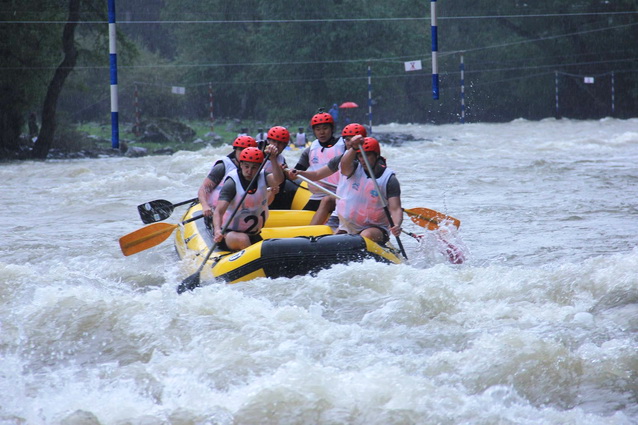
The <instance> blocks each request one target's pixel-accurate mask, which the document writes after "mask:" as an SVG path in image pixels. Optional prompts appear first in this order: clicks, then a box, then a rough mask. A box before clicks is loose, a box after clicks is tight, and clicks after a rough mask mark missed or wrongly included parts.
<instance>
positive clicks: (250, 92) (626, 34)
mask: <svg viewBox="0 0 638 425" xmlns="http://www.w3.org/2000/svg"><path fill="white" fill-rule="evenodd" d="M5 3H7V4H6V6H5V7H3V9H2V11H0V16H1V17H2V20H3V22H5V23H4V24H3V25H0V39H1V40H2V44H1V46H2V47H1V48H0V95H2V96H3V102H2V105H1V106H0V148H4V149H8V150H11V149H17V148H18V147H19V144H20V142H19V136H20V133H22V132H24V131H25V120H26V117H27V116H28V115H29V112H31V111H39V110H40V108H41V105H42V103H43V99H44V94H45V91H46V87H47V84H48V83H49V82H50V80H51V78H52V75H53V72H54V71H55V68H56V67H57V66H58V65H59V63H60V61H61V59H62V55H61V46H60V40H61V31H62V28H63V25H64V20H65V19H66V12H67V9H68V1H64V0H33V1H31V2H27V3H28V5H27V3H25V2H18V1H16V0H7V1H6V2H5ZM437 5H438V16H439V22H438V29H439V57H438V59H439V74H440V75H439V76H440V88H441V96H440V99H438V100H433V99H432V93H431V74H430V72H431V52H430V46H431V44H430V43H431V40H430V20H429V18H430V16H429V14H430V8H429V6H430V4H429V2H421V1H416V0H397V1H394V2H373V1H370V0H361V1H348V2H346V1H343V0H327V1H326V2H323V3H316V2H315V3H313V2H293V1H290V0H283V1H278V2H263V1H257V0H236V1H232V2H228V1H222V0H181V1H179V2H171V1H165V0H117V11H118V65H119V69H118V78H119V81H118V91H119V111H120V122H121V123H122V126H123V127H125V128H130V127H131V126H132V125H133V123H134V122H135V121H136V119H138V117H139V116H140V115H141V117H142V119H149V118H158V117H170V118H172V119H181V120H196V121H201V122H205V121H206V119H207V118H208V116H209V114H210V113H211V108H210V101H211V97H210V93H209V84H210V85H211V86H212V89H213V90H212V94H213V113H214V115H215V117H216V118H217V119H218V120H219V119H222V118H228V119H230V118H232V119H240V120H254V121H257V120H260V121H262V122H263V123H264V126H266V127H267V126H268V124H272V125H276V124H277V125H278V124H282V125H288V126H290V127H291V128H295V126H296V125H298V123H301V125H303V126H305V125H306V123H307V120H308V119H309V118H310V116H311V115H312V114H313V113H315V111H316V110H317V108H318V107H324V108H325V109H328V108H329V107H330V106H331V105H332V104H333V103H341V102H344V101H354V102H356V103H357V104H359V108H356V109H354V110H350V111H347V112H348V113H349V114H350V119H352V120H355V121H362V122H367V121H368V119H369V118H370V117H368V116H367V112H368V108H367V106H368V78H367V77H368V69H370V70H371V76H372V85H371V89H372V100H371V101H372V104H373V117H372V118H374V119H373V125H374V124H378V123H382V122H392V121H398V122H434V123H445V122H455V121H458V115H459V112H460V84H459V81H460V69H459V62H460V57H461V55H463V58H464V63H465V99H466V104H467V120H468V121H504V120H511V119H515V118H519V117H524V118H528V119H540V118H544V117H548V116H553V115H555V114H558V115H564V116H568V117H573V118H601V117H604V116H608V115H611V114H612V111H611V107H610V93H611V90H612V85H611V76H612V71H613V73H614V74H613V75H614V87H613V88H614V89H615V93H616V98H615V115H616V116H618V117H630V116H636V114H637V112H638V111H637V108H638V102H636V98H637V97H638V84H637V79H638V74H637V64H636V60H635V58H636V55H637V53H638V44H636V43H635V41H634V40H636V39H637V38H638V25H637V24H636V23H635V17H636V14H637V13H636V12H637V7H636V2H635V0H617V1H614V2H608V1H603V0H589V1H578V2H573V1H568V0H538V1H535V2H521V1H518V0H508V1H504V2H493V1H487V0H475V1H473V2H442V1H439V2H437ZM81 14H82V18H81V19H82V24H81V25H79V26H78V31H77V34H76V38H75V40H76V47H77V49H78V51H79V57H78V63H77V66H76V68H75V69H74V72H73V73H72V74H71V75H70V76H69V78H68V80H67V82H66V84H65V87H64V91H63V92H62V94H61V96H60V98H59V101H58V108H59V111H63V112H65V115H66V116H68V118H69V119H70V120H71V121H72V122H85V121H100V122H104V123H108V121H109V115H110V108H109V105H110V89H109V84H108V81H109V71H110V70H109V64H108V43H107V32H106V25H105V24H104V22H105V20H106V5H105V2H103V1H97V0H82V13H81ZM45 22H46V23H45ZM52 22H56V23H52ZM57 22H59V23H57ZM413 60H421V61H422V62H423V70H421V71H416V72H405V71H404V68H403V63H404V62H405V61H413ZM583 76H593V77H595V80H596V83H595V84H593V85H591V84H585V83H584V80H583ZM556 81H558V90H559V93H560V109H559V110H558V111H556V110H555V97H556V84H555V83H556ZM173 86H179V87H185V89H186V94H185V95H178V94H173V93H171V87H173ZM342 112H345V111H342ZM342 115H344V114H343V113H342Z"/></svg>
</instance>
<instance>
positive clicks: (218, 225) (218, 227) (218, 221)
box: [213, 178, 237, 242]
mask: <svg viewBox="0 0 638 425" xmlns="http://www.w3.org/2000/svg"><path fill="white" fill-rule="evenodd" d="M236 195H237V189H236V188H235V181H234V180H233V179H231V178H227V179H226V181H225V182H224V186H222V190H221V192H220V193H219V199H218V200H217V205H216V206H215V209H214V210H213V231H214V234H213V239H214V240H215V242H221V241H222V239H224V235H223V234H222V225H223V223H222V220H223V219H224V213H225V212H226V210H227V209H228V206H229V205H230V201H232V200H233V198H234V197H235V196H236Z"/></svg>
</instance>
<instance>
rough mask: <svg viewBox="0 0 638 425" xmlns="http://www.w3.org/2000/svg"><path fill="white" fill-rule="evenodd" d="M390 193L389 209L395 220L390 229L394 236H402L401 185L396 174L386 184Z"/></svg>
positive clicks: (387, 191)
mask: <svg viewBox="0 0 638 425" xmlns="http://www.w3.org/2000/svg"><path fill="white" fill-rule="evenodd" d="M386 193H387V194H388V211H390V216H391V217H392V221H393V222H394V226H393V227H392V228H391V229H390V231H391V232H392V234H393V235H394V236H401V223H403V208H401V185H400V184H399V180H398V179H397V176H396V175H392V176H391V177H390V179H389V180H388V183H387V185H386Z"/></svg>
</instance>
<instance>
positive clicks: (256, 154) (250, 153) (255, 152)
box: [239, 147, 264, 164]
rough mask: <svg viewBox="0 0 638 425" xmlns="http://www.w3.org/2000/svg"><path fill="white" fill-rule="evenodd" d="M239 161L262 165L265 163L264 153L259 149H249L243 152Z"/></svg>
mask: <svg viewBox="0 0 638 425" xmlns="http://www.w3.org/2000/svg"><path fill="white" fill-rule="evenodd" d="M239 161H246V162H256V163H258V164H261V163H262V162H264V153H263V152H262V151H261V150H260V149H259V148H257V147H249V148H246V149H244V150H243V151H241V153H240V154H239Z"/></svg>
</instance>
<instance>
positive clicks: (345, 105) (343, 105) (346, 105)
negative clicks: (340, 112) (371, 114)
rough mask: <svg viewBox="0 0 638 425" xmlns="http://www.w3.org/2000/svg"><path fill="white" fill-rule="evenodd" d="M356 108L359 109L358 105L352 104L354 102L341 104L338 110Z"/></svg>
mask: <svg viewBox="0 0 638 425" xmlns="http://www.w3.org/2000/svg"><path fill="white" fill-rule="evenodd" d="M358 107H359V105H357V104H356V103H354V102H343V103H342V104H341V105H340V106H339V108H358Z"/></svg>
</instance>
